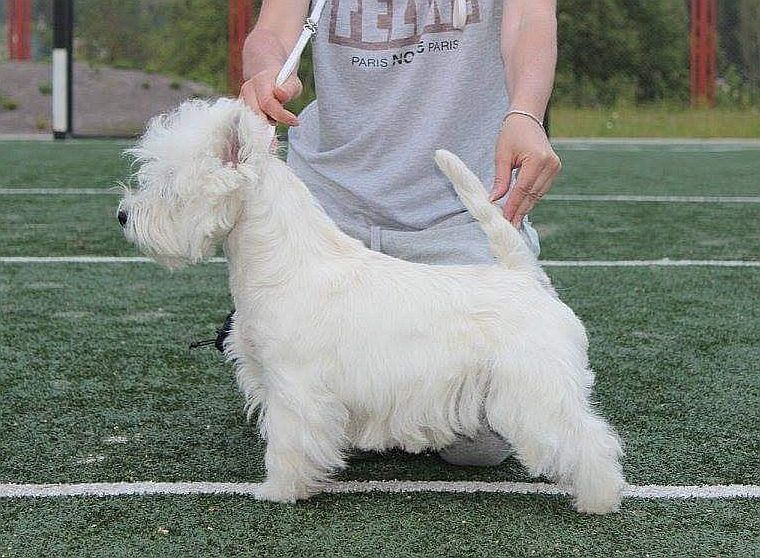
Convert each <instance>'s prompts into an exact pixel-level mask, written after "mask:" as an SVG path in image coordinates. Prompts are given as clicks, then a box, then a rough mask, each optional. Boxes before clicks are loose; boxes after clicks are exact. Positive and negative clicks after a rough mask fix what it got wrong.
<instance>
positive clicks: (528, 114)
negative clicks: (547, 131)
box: [501, 109, 544, 130]
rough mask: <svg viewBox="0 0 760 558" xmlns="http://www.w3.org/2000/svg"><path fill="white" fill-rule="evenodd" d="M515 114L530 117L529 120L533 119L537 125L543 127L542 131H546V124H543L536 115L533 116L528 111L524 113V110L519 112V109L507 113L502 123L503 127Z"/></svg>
mask: <svg viewBox="0 0 760 558" xmlns="http://www.w3.org/2000/svg"><path fill="white" fill-rule="evenodd" d="M513 114H520V115H522V116H527V117H528V118H530V119H531V120H532V121H533V122H535V123H536V124H538V125H539V126H541V129H542V130H543V129H544V123H543V122H541V119H540V118H539V117H538V116H535V115H533V114H531V113H529V112H526V111H524V110H517V109H512V110H510V111H509V112H507V114H506V115H504V120H502V123H501V125H502V126H503V125H504V124H505V123H506V122H507V118H509V117H510V116H512V115H513Z"/></svg>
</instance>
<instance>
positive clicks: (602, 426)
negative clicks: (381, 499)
mask: <svg viewBox="0 0 760 558" xmlns="http://www.w3.org/2000/svg"><path fill="white" fill-rule="evenodd" d="M273 135H274V129H273V128H272V127H271V126H270V125H269V124H268V123H267V122H266V121H264V120H263V119H262V118H260V117H259V116H258V115H256V114H255V113H253V112H252V111H250V110H249V109H247V108H246V107H245V106H244V105H243V104H242V103H240V102H239V101H236V100H230V99H222V100H218V101H216V102H213V103H211V102H207V101H189V102H186V103H184V104H182V105H181V106H180V107H179V108H178V109H177V110H176V111H175V112H173V113H171V114H169V115H164V116H160V117H157V118H155V119H154V120H153V121H152V122H151V123H150V125H149V128H148V130H147V132H146V133H145V135H144V136H143V137H142V138H141V140H140V142H139V144H138V145H137V147H136V148H135V149H133V150H131V153H132V155H133V156H134V157H135V158H136V161H137V163H138V164H139V170H138V171H137V173H136V179H137V182H138V183H139V184H138V187H137V188H136V189H135V190H134V191H132V190H127V191H125V194H124V197H123V199H122V201H121V204H120V206H119V212H118V217H119V221H120V223H121V224H122V226H123V228H124V232H125V234H126V237H127V238H128V239H129V240H131V241H132V242H134V243H135V244H137V245H138V246H139V247H140V248H141V249H142V250H143V251H144V252H145V253H147V254H149V255H150V256H152V257H154V258H155V259H156V260H157V261H158V262H159V263H161V264H164V265H166V266H168V267H170V268H178V267H181V266H183V265H186V264H191V263H197V262H200V261H202V260H203V259H204V258H206V257H209V256H212V255H213V254H214V252H215V249H216V247H217V246H218V245H219V243H223V247H224V252H225V254H226V256H227V260H228V262H229V286H230V290H231V293H232V296H233V298H234V302H235V308H236V309H237V314H236V318H235V320H234V324H233V326H232V330H231V333H230V336H229V338H228V340H227V343H226V353H227V355H228V357H229V358H230V359H231V360H232V361H233V362H234V363H235V366H236V376H237V381H238V384H239V386H240V389H241V391H242V392H243V394H244V396H245V398H246V403H247V409H248V413H249V416H250V414H251V413H252V412H253V410H254V409H259V415H258V423H259V427H260V430H261V435H262V436H263V438H264V439H265V440H266V444H267V448H266V456H265V463H266V471H267V477H266V482H265V483H264V484H263V485H262V487H261V489H260V491H259V493H258V495H257V496H258V497H259V498H261V499H265V500H272V501H276V502H293V501H295V500H298V499H302V498H308V497H309V496H310V495H311V494H313V493H315V492H318V491H319V489H320V487H321V486H323V485H324V483H326V482H328V481H329V478H330V475H331V473H333V472H335V471H337V470H339V469H341V468H343V467H344V466H345V463H346V452H347V451H348V450H350V449H351V448H359V449H362V450H378V451H382V450H386V449H389V448H402V449H404V450H406V451H409V452H420V451H423V450H439V449H441V448H445V447H446V446H448V445H449V444H451V443H452V442H454V441H455V440H456V439H457V438H459V437H461V436H474V435H476V434H477V433H478V431H479V430H480V428H481V426H482V425H483V423H484V422H485V423H486V424H487V426H488V427H490V428H491V429H492V430H494V431H495V432H497V433H498V434H500V435H501V436H503V437H504V438H505V439H507V440H509V442H510V443H511V444H512V445H513V446H514V448H515V450H516V455H517V457H518V459H519V460H520V461H521V462H522V463H523V464H524V465H525V467H526V468H527V469H528V471H529V472H530V474H532V475H535V476H538V475H544V476H546V477H549V478H551V479H553V480H555V481H557V482H559V483H561V484H562V485H563V486H566V487H567V488H568V490H569V491H570V492H571V493H572V494H573V496H574V497H575V506H576V508H577V509H578V510H579V511H581V512H588V513H606V512H610V511H614V510H616V509H617V508H618V506H619V503H620V495H621V490H622V487H623V486H624V480H623V475H622V472H621V466H620V457H621V453H622V452H621V447H620V443H619V441H618V438H617V436H616V435H615V433H614V432H613V430H612V428H611V427H610V426H609V425H608V424H607V422H605V420H604V419H602V418H601V417H600V416H599V415H598V414H597V413H596V412H595V411H594V409H593V407H592V404H591V402H590V399H589V396H590V392H591V387H592V385H593V383H594V374H593V372H592V371H591V368H590V367H589V362H588V357H587V346H588V341H587V338H586V332H585V330H584V327H583V325H582V324H581V322H580V320H579V319H578V318H577V317H576V316H575V314H574V313H573V311H572V310H571V309H570V308H568V307H567V306H566V305H565V304H563V303H562V302H561V301H560V300H559V298H558V297H557V296H556V294H555V293H554V291H553V289H551V287H550V286H549V285H548V280H547V279H546V276H545V274H544V273H543V272H542V271H541V269H540V267H539V266H538V263H537V261H536V259H535V257H534V256H533V255H532V254H531V252H530V251H529V250H528V248H527V246H526V245H525V244H524V242H523V240H522V239H521V238H520V235H519V233H518V231H517V230H516V229H515V228H514V227H513V226H512V225H511V224H510V223H509V222H508V221H507V220H506V219H504V217H503V216H502V215H501V212H500V211H499V209H498V208H497V207H496V206H494V205H492V204H490V203H489V202H488V199H487V194H486V191H485V189H484V187H483V185H482V184H481V182H480V181H479V180H478V178H477V177H476V176H475V175H474V174H473V173H472V172H471V171H470V170H469V169H467V168H466V166H465V165H464V163H463V162H462V161H460V160H459V159H458V158H457V157H456V156H454V155H453V154H451V153H449V152H447V151H438V152H436V154H435V161H436V163H437V164H438V166H439V168H440V169H441V171H443V173H445V174H446V176H448V178H449V179H450V180H451V182H452V183H453V185H454V187H455V188H456V191H457V193H458V194H459V197H460V198H461V200H462V202H463V203H464V205H465V206H466V207H467V209H468V210H469V211H470V213H471V214H472V215H473V216H474V217H475V219H477V220H478V221H479V222H480V224H481V225H482V227H483V230H484V231H485V233H486V234H487V236H488V239H489V242H490V247H491V250H492V252H493V254H494V256H495V258H496V260H495V262H494V265H491V266H478V265H459V266H433V265H423V264H416V263H409V262H406V261H402V260H399V259H395V258H392V257H389V256H387V255H384V254H381V253H378V252H374V251H371V250H369V249H368V248H366V247H365V246H364V245H363V244H362V243H361V242H359V241H358V240H355V239H353V238H351V237H349V236H347V235H346V234H344V233H343V232H341V231H340V230H339V229H338V227H337V226H336V225H335V224H334V223H333V221H332V220H331V219H330V218H329V217H328V216H327V215H326V214H325V213H324V211H323V210H322V209H321V208H320V207H319V204H318V203H317V202H316V201H315V199H314V198H313V197H312V196H311V194H310V193H309V191H308V189H307V188H306V186H305V185H304V184H303V183H302V182H301V180H299V179H298V178H297V177H296V176H295V174H294V173H293V172H292V171H291V170H290V169H289V168H288V167H287V165H286V164H285V163H284V162H283V161H282V160H280V159H279V158H278V157H277V156H276V154H274V153H273V152H272V148H271V144H272V140H273Z"/></svg>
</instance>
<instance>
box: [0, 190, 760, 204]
mask: <svg viewBox="0 0 760 558" xmlns="http://www.w3.org/2000/svg"><path fill="white" fill-rule="evenodd" d="M121 193H122V190H120V189H114V188H5V189H2V188H0V196H118V195H120V194H121ZM545 199H546V200H549V201H580V202H632V203H706V204H716V203H760V196H680V195H661V196H660V195H627V194H549V195H548V196H547V197H546V198H545Z"/></svg>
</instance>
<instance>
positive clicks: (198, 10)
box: [75, 0, 227, 91]
mask: <svg viewBox="0 0 760 558" xmlns="http://www.w3.org/2000/svg"><path fill="white" fill-rule="evenodd" d="M75 9H76V28H75V41H76V43H75V48H76V55H77V57H78V58H79V59H82V60H85V61H87V62H89V63H90V64H94V65H101V64H102V65H108V66H114V67H119V68H135V69H141V70H147V71H149V72H158V73H162V74H168V75H174V76H181V77H182V78H185V79H192V80H196V81H200V82H204V83H207V84H209V85H211V86H212V87H214V88H216V89H218V90H220V91H223V90H225V89H226V87H227V75H226V72H227V2H226V1H223V0H168V1H167V0H77V2H76V4H75Z"/></svg>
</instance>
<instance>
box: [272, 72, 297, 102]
mask: <svg viewBox="0 0 760 558" xmlns="http://www.w3.org/2000/svg"><path fill="white" fill-rule="evenodd" d="M302 91H303V85H302V84H301V80H300V79H298V76H296V75H292V76H290V77H289V78H288V79H286V80H285V83H283V84H282V85H280V86H278V87H275V88H274V96H275V97H277V100H278V101H280V102H281V103H287V102H288V101H290V100H291V99H294V98H296V97H298V96H299V95H300V94H301V92H302Z"/></svg>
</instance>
